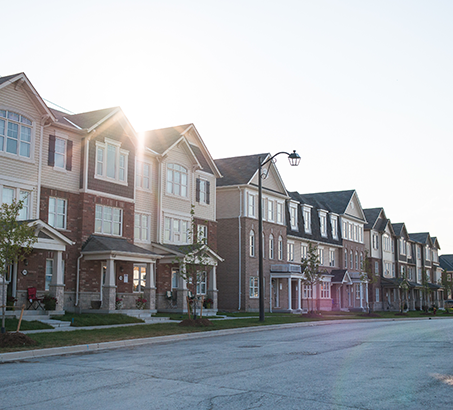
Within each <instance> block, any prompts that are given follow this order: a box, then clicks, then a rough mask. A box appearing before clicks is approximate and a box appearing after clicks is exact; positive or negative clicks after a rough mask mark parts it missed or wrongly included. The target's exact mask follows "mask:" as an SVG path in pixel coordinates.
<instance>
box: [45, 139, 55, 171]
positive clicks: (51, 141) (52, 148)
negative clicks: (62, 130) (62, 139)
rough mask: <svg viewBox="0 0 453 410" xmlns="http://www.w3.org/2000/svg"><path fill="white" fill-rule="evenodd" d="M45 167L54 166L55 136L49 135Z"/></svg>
mask: <svg viewBox="0 0 453 410" xmlns="http://www.w3.org/2000/svg"><path fill="white" fill-rule="evenodd" d="M47 165H49V166H50V167H53V166H54V165H55V135H49V157H48V158H47Z"/></svg>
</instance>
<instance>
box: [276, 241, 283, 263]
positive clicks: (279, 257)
mask: <svg viewBox="0 0 453 410" xmlns="http://www.w3.org/2000/svg"><path fill="white" fill-rule="evenodd" d="M277 251H278V260H279V261H281V260H283V238H282V237H281V236H279V237H278V250H277Z"/></svg>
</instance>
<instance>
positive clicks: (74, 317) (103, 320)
mask: <svg viewBox="0 0 453 410" xmlns="http://www.w3.org/2000/svg"><path fill="white" fill-rule="evenodd" d="M52 318H53V319H57V320H62V321H65V322H71V326H75V327H84V326H106V325H123V324H126V323H144V321H143V320H142V319H138V318H136V317H131V316H127V315H123V314H119V313H118V314H117V313H115V314H111V315H101V314H98V313H82V314H77V313H66V314H65V315H64V316H54V317H52ZM24 330H25V329H24Z"/></svg>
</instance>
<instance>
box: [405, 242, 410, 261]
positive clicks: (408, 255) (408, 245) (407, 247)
mask: <svg viewBox="0 0 453 410" xmlns="http://www.w3.org/2000/svg"><path fill="white" fill-rule="evenodd" d="M406 254H407V257H408V258H411V244H410V243H406Z"/></svg>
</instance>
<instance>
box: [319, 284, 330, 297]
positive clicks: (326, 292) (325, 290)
mask: <svg viewBox="0 0 453 410" xmlns="http://www.w3.org/2000/svg"><path fill="white" fill-rule="evenodd" d="M320 285H321V299H330V283H328V282H321V283H320Z"/></svg>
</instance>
